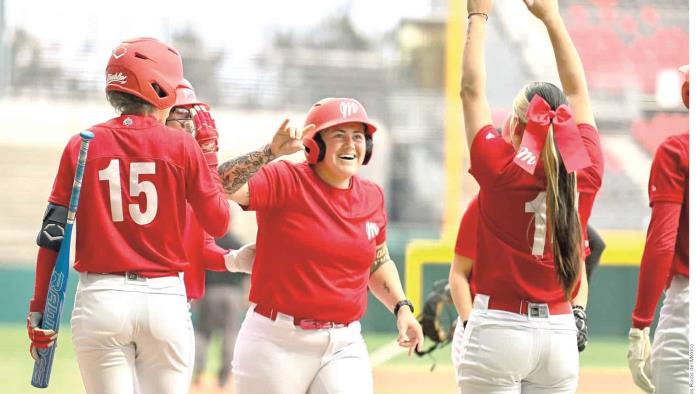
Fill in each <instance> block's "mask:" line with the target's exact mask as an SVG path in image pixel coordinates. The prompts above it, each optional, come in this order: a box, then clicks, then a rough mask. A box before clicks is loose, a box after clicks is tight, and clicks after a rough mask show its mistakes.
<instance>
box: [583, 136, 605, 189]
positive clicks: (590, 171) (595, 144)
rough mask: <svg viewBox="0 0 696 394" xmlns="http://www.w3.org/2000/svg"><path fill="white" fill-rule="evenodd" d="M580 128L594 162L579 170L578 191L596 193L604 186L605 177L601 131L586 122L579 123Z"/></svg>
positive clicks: (584, 142) (588, 153)
mask: <svg viewBox="0 0 696 394" xmlns="http://www.w3.org/2000/svg"><path fill="white" fill-rule="evenodd" d="M578 130H579V131H580V137H581V138H582V142H583V144H584V145H585V148H586V149H587V155H588V156H589V157H590V162H591V163H592V165H590V166H589V167H587V168H583V169H582V170H580V171H579V172H578V191H579V192H581V193H592V194H594V193H597V191H598V190H599V189H600V187H602V179H603V178H604V155H603V154H602V147H601V146H600V143H599V133H598V132H597V129H595V128H594V127H593V126H592V125H589V124H586V123H581V124H579V125H578Z"/></svg>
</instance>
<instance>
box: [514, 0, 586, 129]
mask: <svg viewBox="0 0 696 394" xmlns="http://www.w3.org/2000/svg"><path fill="white" fill-rule="evenodd" d="M524 2H525V4H526V5H527V8H528V9H529V11H530V12H531V13H532V14H533V15H534V16H536V17H537V18H539V19H540V20H541V21H542V22H543V23H544V26H546V30H547V31H548V33H549V38H550V39H551V45H552V46H553V53H554V55H555V56H556V67H557V68H558V76H559V77H560V79H561V85H562V86H563V92H564V93H565V95H566V97H567V98H568V102H569V103H570V108H571V109H572V110H573V114H574V116H575V121H576V122H577V123H587V124H590V125H592V126H594V127H597V126H596V124H595V119H594V115H593V114H592V108H591V107H590V97H589V94H588V92H587V80H586V79H585V70H584V69H583V68H582V61H581V60H580V56H579V55H578V51H577V50H576V49H575V45H574V44H573V41H572V40H571V39H570V35H569V34H568V30H567V29H566V27H565V23H564V22H563V18H561V14H560V13H559V12H558V0H524Z"/></svg>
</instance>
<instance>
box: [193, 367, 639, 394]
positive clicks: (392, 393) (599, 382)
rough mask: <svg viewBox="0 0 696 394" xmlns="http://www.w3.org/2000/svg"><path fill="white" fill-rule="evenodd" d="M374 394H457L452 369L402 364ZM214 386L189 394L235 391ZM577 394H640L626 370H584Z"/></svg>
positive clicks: (380, 372)
mask: <svg viewBox="0 0 696 394" xmlns="http://www.w3.org/2000/svg"><path fill="white" fill-rule="evenodd" d="M374 379H375V394H449V393H457V386H456V384H455V382H454V372H453V371H452V369H451V366H449V365H445V366H439V367H438V368H436V369H435V370H434V371H433V372H429V371H427V370H423V368H413V367H409V366H404V365H396V366H383V367H379V368H375V370H374ZM230 386H231V385H228V386H227V387H225V388H224V389H219V388H216V387H215V384H214V378H213V376H212V375H206V376H205V377H204V379H203V381H202V382H201V384H199V385H196V386H192V387H191V391H190V394H223V393H225V394H230V393H234V389H232V387H230ZM578 393H579V394H640V390H638V389H637V388H636V387H635V386H634V385H633V382H632V381H631V376H630V375H629V373H628V370H625V371H624V370H617V369H606V370H600V369H583V370H582V371H581V373H580V388H579V390H578Z"/></svg>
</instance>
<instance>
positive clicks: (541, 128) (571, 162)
mask: <svg viewBox="0 0 696 394" xmlns="http://www.w3.org/2000/svg"><path fill="white" fill-rule="evenodd" d="M550 124H553V130H554V135H555V137H556V146H557V147H558V150H559V152H560V153H561V160H563V164H564V165H565V167H566V171H568V173H571V172H573V171H577V170H580V169H582V168H585V167H587V166H589V165H590V164H591V162H590V157H589V156H588V155H587V149H585V145H584V144H583V143H582V138H580V132H579V130H578V126H577V125H576V124H575V120H574V119H573V114H572V113H571V112H570V108H569V107H568V106H567V105H561V106H559V107H558V108H556V110H555V111H553V110H551V107H550V106H549V104H548V103H547V102H546V100H544V99H543V98H542V97H541V96H539V95H538V94H535V95H534V97H533V98H532V101H530V102H529V108H528V109H527V126H526V127H525V129H524V135H523V136H522V142H521V143H520V149H519V150H518V151H517V154H516V155H515V160H514V161H515V164H517V165H518V166H520V167H522V169H523V170H525V171H527V172H528V173H530V174H534V169H535V168H536V165H537V163H538V162H539V156H540V154H541V151H542V149H543V148H544V144H545V143H546V136H547V135H548V131H549V125H550Z"/></svg>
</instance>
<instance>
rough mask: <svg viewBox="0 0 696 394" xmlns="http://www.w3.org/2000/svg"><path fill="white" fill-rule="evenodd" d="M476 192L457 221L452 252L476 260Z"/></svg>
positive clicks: (477, 213) (477, 214) (477, 217)
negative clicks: (457, 227) (457, 226)
mask: <svg viewBox="0 0 696 394" xmlns="http://www.w3.org/2000/svg"><path fill="white" fill-rule="evenodd" d="M478 209H479V208H478V194H477V195H476V196H474V198H473V199H472V200H471V202H470V203H469V206H468V207H467V208H466V211H465V212H464V215H463V216H462V220H461V221H460V222H459V232H458V233H457V243H456V244H455V246H454V253H456V254H458V255H460V256H464V257H468V258H470V259H472V260H476V228H477V226H478V220H479V212H478Z"/></svg>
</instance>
